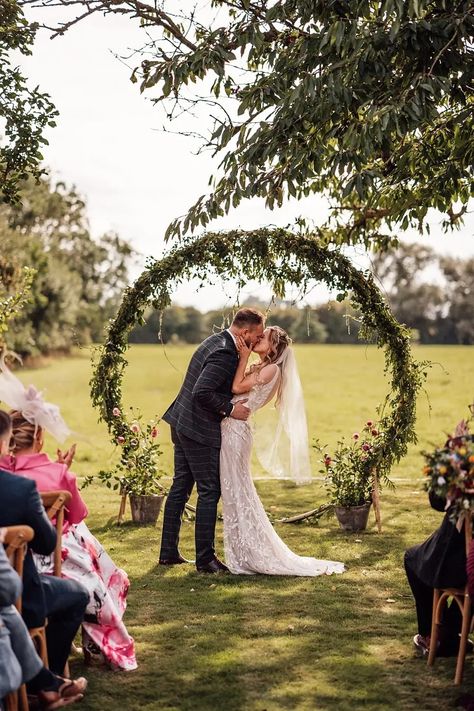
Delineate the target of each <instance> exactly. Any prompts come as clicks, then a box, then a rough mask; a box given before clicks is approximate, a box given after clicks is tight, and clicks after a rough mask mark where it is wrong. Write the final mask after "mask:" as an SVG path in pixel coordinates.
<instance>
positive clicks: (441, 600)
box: [428, 512, 472, 685]
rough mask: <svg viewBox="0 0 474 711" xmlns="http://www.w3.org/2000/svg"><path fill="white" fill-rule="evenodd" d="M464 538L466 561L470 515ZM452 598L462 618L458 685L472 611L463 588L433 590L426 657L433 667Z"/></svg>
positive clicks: (470, 541)
mask: <svg viewBox="0 0 474 711" xmlns="http://www.w3.org/2000/svg"><path fill="white" fill-rule="evenodd" d="M464 537H465V545H466V560H467V557H468V555H469V549H470V547H471V544H472V514H470V512H469V514H468V515H466V517H465V520H464ZM449 598H452V604H454V603H456V604H457V606H458V607H459V610H460V612H461V616H462V627H461V639H460V641H459V651H458V658H457V662H456V672H455V675H454V683H455V684H456V685H459V684H460V683H461V681H462V677H463V672H464V660H465V658H466V646H467V638H468V635H469V632H470V630H471V624H472V609H471V598H470V597H469V592H468V589H467V584H466V586H465V587H464V588H435V590H434V593H433V618H432V623H431V639H430V652H429V655H428V666H430V667H431V666H433V664H434V662H435V658H436V651H437V650H436V648H437V645H438V636H439V634H438V633H439V626H440V624H441V620H442V617H443V611H444V608H445V606H446V604H447V602H448V600H449Z"/></svg>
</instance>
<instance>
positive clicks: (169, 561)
mask: <svg viewBox="0 0 474 711" xmlns="http://www.w3.org/2000/svg"><path fill="white" fill-rule="evenodd" d="M194 562H195V561H194V560H186V558H183V556H181V555H177V556H176V557H175V558H160V559H159V561H158V564H159V565H182V563H194Z"/></svg>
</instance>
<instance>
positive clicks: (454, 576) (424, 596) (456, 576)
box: [405, 423, 473, 656]
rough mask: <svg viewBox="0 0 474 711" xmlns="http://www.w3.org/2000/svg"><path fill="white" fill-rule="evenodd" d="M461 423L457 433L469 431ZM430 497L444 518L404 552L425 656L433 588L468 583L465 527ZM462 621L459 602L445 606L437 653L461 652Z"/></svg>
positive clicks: (442, 502) (440, 501) (418, 643)
mask: <svg viewBox="0 0 474 711" xmlns="http://www.w3.org/2000/svg"><path fill="white" fill-rule="evenodd" d="M462 424H463V423H460V424H459V425H458V427H457V430H456V436H460V435H461V434H466V433H467V432H462V431H460V427H461V425H462ZM448 441H449V440H448ZM451 441H454V440H451ZM429 499H430V504H431V506H432V507H433V508H434V509H436V510H437V511H445V512H446V513H445V516H444V519H443V522H442V524H441V526H440V528H439V529H438V530H437V531H435V532H434V533H433V534H432V535H431V536H430V537H429V538H428V539H427V540H426V541H425V542H424V543H420V544H419V545H417V546H414V547H413V548H410V549H409V550H407V551H406V553H405V570H406V575H407V578H408V582H409V584H410V587H411V590H412V593H413V597H414V598H415V605H416V614H417V618H418V634H417V635H415V637H414V638H413V643H414V645H415V649H416V650H417V651H418V652H419V653H421V654H422V655H424V656H425V655H427V654H428V652H429V647H430V636H431V624H432V614H433V590H434V588H463V587H464V586H465V585H466V543H465V535H464V527H462V528H461V530H460V531H459V530H458V529H457V528H456V525H455V524H454V523H453V522H452V521H451V520H450V517H449V514H450V510H449V509H448V510H447V511H446V499H444V498H441V497H439V496H437V495H436V494H434V493H433V492H430V493H429ZM461 625H462V617H461V613H460V610H459V608H458V606H457V605H455V604H453V605H450V606H449V607H448V606H446V607H445V608H444V617H443V620H442V624H441V627H440V635H439V648H438V650H437V654H439V655H441V656H454V655H456V654H457V653H458V649H459V634H460V631H461ZM472 648H473V645H472V643H471V642H470V641H468V651H472Z"/></svg>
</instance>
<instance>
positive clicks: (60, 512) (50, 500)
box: [30, 491, 71, 678]
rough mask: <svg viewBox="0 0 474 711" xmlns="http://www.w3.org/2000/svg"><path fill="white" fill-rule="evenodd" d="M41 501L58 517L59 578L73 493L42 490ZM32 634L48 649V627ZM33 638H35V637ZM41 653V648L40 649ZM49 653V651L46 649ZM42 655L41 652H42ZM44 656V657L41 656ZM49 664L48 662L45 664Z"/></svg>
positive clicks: (55, 558)
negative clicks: (66, 518) (65, 512)
mask: <svg viewBox="0 0 474 711" xmlns="http://www.w3.org/2000/svg"><path fill="white" fill-rule="evenodd" d="M40 496H41V501H42V502H43V506H44V508H45V509H46V513H47V514H48V518H49V520H50V521H53V520H54V519H56V534H57V539H56V548H55V549H54V554H53V575H55V576H56V577H57V578H60V577H61V568H62V555H61V549H62V535H63V526H64V508H65V506H67V505H68V503H69V502H70V501H71V494H70V492H69V491H40ZM30 634H31V635H32V637H33V634H34V635H35V636H36V640H35V641H36V642H37V644H38V647H39V649H40V648H44V650H46V628H45V627H43V628H36V629H35V630H30ZM33 639H35V638H34V637H33ZM38 653H39V650H38ZM46 655H47V651H46ZM40 656H41V654H40ZM41 658H43V657H41ZM45 666H47V664H45ZM64 676H65V677H67V678H69V676H70V674H69V664H68V663H67V662H66V666H65V668H64Z"/></svg>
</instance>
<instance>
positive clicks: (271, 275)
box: [91, 228, 426, 483]
mask: <svg viewBox="0 0 474 711" xmlns="http://www.w3.org/2000/svg"><path fill="white" fill-rule="evenodd" d="M210 269H211V270H212V271H213V272H214V273H215V274H218V275H227V276H228V277H231V278H240V279H241V278H242V276H245V277H248V278H249V279H256V280H259V281H261V280H268V281H270V282H271V283H272V284H273V287H274V290H275V293H276V294H278V295H281V294H282V292H283V290H284V285H285V284H286V283H291V284H296V285H299V286H301V285H303V286H304V284H305V283H306V282H308V281H309V280H314V279H315V280H318V281H321V282H324V283H325V284H326V285H327V286H329V287H330V288H332V289H334V288H336V289H338V290H339V292H340V294H339V296H338V298H341V299H342V298H345V297H346V296H347V295H348V294H349V295H350V298H351V300H352V302H353V303H354V305H355V306H356V307H358V308H359V309H360V311H361V312H362V333H363V336H364V337H365V338H367V339H370V340H371V341H373V342H374V343H376V344H377V346H378V347H380V348H384V349H385V372H389V373H390V391H389V393H388V395H387V396H386V399H385V401H384V402H383V403H382V404H381V405H380V406H379V415H380V418H379V424H380V425H381V426H382V427H383V431H384V433H385V437H384V438H383V440H382V441H381V442H380V443H379V444H378V445H377V446H376V447H374V449H373V451H372V452H371V454H370V458H369V462H368V465H369V466H370V467H371V468H372V469H373V470H375V471H376V472H377V477H378V479H381V480H382V483H384V482H389V479H388V475H389V473H390V470H391V467H392V466H393V464H394V463H395V462H397V461H399V459H400V458H401V457H403V456H404V455H405V454H406V451H407V446H408V443H409V442H415V441H416V435H415V430H414V425H415V408H416V396H417V393H418V390H419V389H420V387H421V386H422V384H423V381H424V376H425V374H426V373H425V372H424V371H425V369H426V363H424V362H416V361H415V360H414V359H413V358H412V355H411V351H410V334H409V331H408V329H406V328H405V327H404V326H402V325H401V324H400V323H399V322H398V321H397V320H396V319H395V317H394V316H393V314H392V312H391V310H390V308H389V306H388V305H387V303H386V302H385V300H384V297H383V295H382V294H381V292H380V290H379V289H378V287H377V286H376V284H375V283H374V280H373V278H372V275H371V274H370V273H368V272H362V271H360V270H358V269H357V268H355V267H354V266H353V265H352V263H351V262H350V261H349V259H348V258H347V257H345V256H344V255H343V254H341V252H340V251H339V250H338V249H335V248H331V247H330V246H321V242H320V241H318V236H317V235H316V234H315V235H308V234H304V235H300V234H295V233H293V232H290V231H288V230H286V229H278V228H263V229H260V230H256V231H252V232H245V231H241V230H233V231H228V232H217V233H216V232H209V233H206V234H205V235H204V236H202V237H200V238H198V239H189V240H187V241H185V242H183V244H182V245H180V246H179V247H176V248H174V249H172V250H171V251H170V252H169V253H168V254H167V255H166V256H165V257H163V258H162V259H159V260H157V261H155V262H153V263H151V264H150V265H149V266H148V267H147V269H145V271H144V272H143V273H142V274H141V276H140V277H139V278H138V279H137V281H136V282H135V283H134V285H133V286H131V287H130V288H128V289H126V291H125V293H124V296H123V301H122V304H121V307H120V309H119V312H118V314H117V317H116V318H115V320H114V321H112V322H111V324H110V328H109V331H108V336H107V339H106V342H105V343H104V345H103V346H102V347H101V349H100V357H99V360H98V362H97V365H96V367H95V369H94V374H93V377H92V380H91V395H92V402H93V404H94V406H95V407H96V408H98V410H99V417H100V419H101V420H105V422H106V423H107V426H108V428H109V432H110V434H111V435H112V436H113V439H114V441H116V439H117V437H120V436H121V435H122V434H123V433H124V430H125V428H126V427H128V425H127V424H126V423H125V422H124V420H123V419H122V418H121V417H120V416H119V417H117V415H114V414H113V412H114V408H115V411H116V412H117V408H119V409H120V411H121V412H122V411H123V408H122V406H121V405H122V378H123V372H124V368H125V366H126V365H127V360H126V358H125V353H126V350H127V348H128V335H129V332H130V330H131V329H132V327H133V326H134V325H135V323H137V321H140V320H141V319H142V317H143V313H144V309H145V307H146V306H147V304H149V303H152V304H153V305H154V306H155V307H156V308H157V309H159V310H162V309H164V308H165V307H166V306H168V305H169V304H170V301H171V299H170V285H172V284H175V283H177V282H180V281H183V280H185V279H190V278H193V277H198V278H200V279H201V280H202V282H205V281H208V280H209V270H210Z"/></svg>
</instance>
